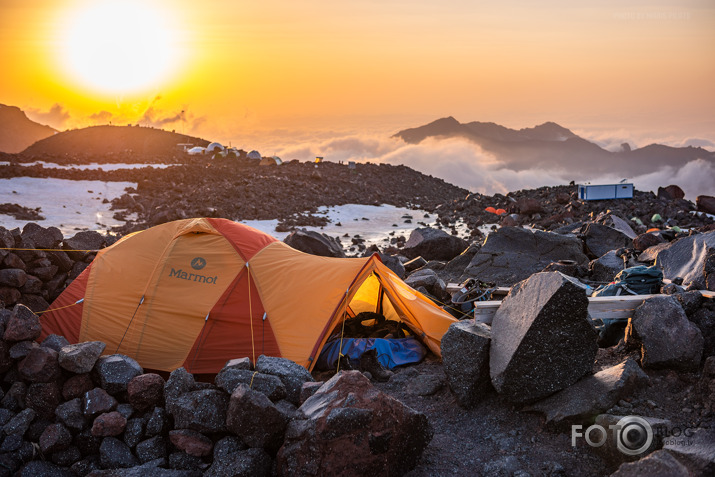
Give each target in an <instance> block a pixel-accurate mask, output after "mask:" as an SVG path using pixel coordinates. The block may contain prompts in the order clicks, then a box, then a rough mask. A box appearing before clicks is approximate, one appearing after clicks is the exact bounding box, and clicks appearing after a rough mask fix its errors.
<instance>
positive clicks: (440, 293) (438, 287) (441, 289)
mask: <svg viewBox="0 0 715 477" xmlns="http://www.w3.org/2000/svg"><path fill="white" fill-rule="evenodd" d="M405 283H407V284H408V285H409V286H411V287H412V288H414V289H415V290H417V289H418V288H420V287H424V289H425V290H427V293H429V294H430V295H432V296H434V297H436V298H437V299H438V300H442V301H446V300H448V299H449V298H450V296H449V294H448V293H447V285H446V284H445V283H444V280H442V279H441V278H439V276H438V275H437V272H435V271H434V270H432V269H429V268H421V269H419V270H416V271H414V272H412V273H411V274H410V276H408V277H407V278H406V279H405Z"/></svg>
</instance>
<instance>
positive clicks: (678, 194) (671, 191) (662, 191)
mask: <svg viewBox="0 0 715 477" xmlns="http://www.w3.org/2000/svg"><path fill="white" fill-rule="evenodd" d="M657 195H658V198H659V199H663V200H666V201H672V200H675V199H684V198H685V192H683V189H681V188H680V187H679V186H677V185H669V186H667V187H658V194H657Z"/></svg>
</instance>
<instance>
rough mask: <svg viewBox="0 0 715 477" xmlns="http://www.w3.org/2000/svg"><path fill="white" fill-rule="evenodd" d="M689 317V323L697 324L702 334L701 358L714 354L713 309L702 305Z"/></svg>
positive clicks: (714, 315) (714, 330)
mask: <svg viewBox="0 0 715 477" xmlns="http://www.w3.org/2000/svg"><path fill="white" fill-rule="evenodd" d="M686 293H691V292H686ZM696 293H697V292H696ZM683 295H684V294H683ZM689 318H690V321H691V323H693V324H694V325H695V326H697V327H698V329H699V330H700V333H701V334H702V335H703V358H707V357H708V356H715V310H709V309H707V308H705V307H702V308H699V309H698V310H696V311H695V312H694V313H693V314H692V315H691V316H690V317H689Z"/></svg>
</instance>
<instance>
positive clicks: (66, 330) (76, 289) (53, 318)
mask: <svg viewBox="0 0 715 477" xmlns="http://www.w3.org/2000/svg"><path fill="white" fill-rule="evenodd" d="M91 268H92V265H91V264H90V265H89V266H88V267H87V268H85V269H84V271H83V272H82V273H80V275H79V276H78V277H77V278H75V279H74V281H72V283H70V285H69V286H68V287H67V288H65V290H64V291H63V292H62V293H61V294H60V296H58V297H57V299H56V300H55V301H53V302H52V304H51V305H50V308H49V309H50V310H56V311H47V312H45V313H43V314H42V315H40V323H42V333H41V334H40V340H44V339H45V338H46V337H47V336H48V335H50V334H53V333H54V334H57V335H60V336H64V337H65V338H66V339H67V341H69V342H70V343H73V344H74V343H78V342H79V331H80V328H81V326H82V310H83V304H82V303H80V304H79V305H72V304H73V303H76V302H77V301H78V300H79V299H81V298H84V291H85V289H86V288H87V280H88V279H89V273H90V270H91ZM63 307H67V308H63ZM60 308H61V309H60Z"/></svg>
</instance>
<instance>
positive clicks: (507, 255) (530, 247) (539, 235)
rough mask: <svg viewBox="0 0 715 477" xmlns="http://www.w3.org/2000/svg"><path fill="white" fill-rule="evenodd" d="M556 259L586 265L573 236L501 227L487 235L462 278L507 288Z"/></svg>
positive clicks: (579, 244) (578, 241)
mask: <svg viewBox="0 0 715 477" xmlns="http://www.w3.org/2000/svg"><path fill="white" fill-rule="evenodd" d="M559 260H572V261H574V262H576V264H578V265H586V264H588V257H586V255H584V254H583V252H582V244H581V241H580V240H579V239H577V238H576V237H573V236H565V235H559V234H556V233H552V232H542V231H540V230H536V231H533V232H532V231H530V230H526V229H521V228H517V227H503V228H500V229H498V230H496V231H495V232H492V233H491V234H489V235H488V236H487V238H486V240H485V242H484V245H483V246H482V248H481V249H480V250H479V252H477V253H476V254H475V255H474V258H472V261H471V262H470V263H469V266H468V267H467V268H466V270H465V275H467V277H480V278H481V279H482V280H487V281H490V282H495V283H496V284H497V285H499V286H511V285H513V284H514V283H517V282H519V281H521V280H524V279H526V278H528V277H529V276H531V275H532V274H534V273H537V272H539V271H541V270H543V269H544V268H545V267H546V266H547V265H549V264H550V263H551V262H557V261H559Z"/></svg>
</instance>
